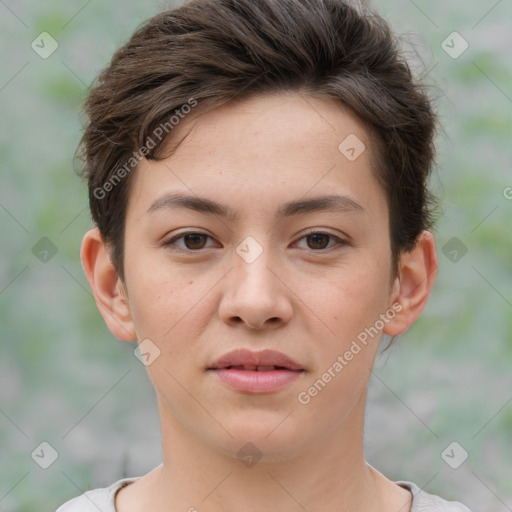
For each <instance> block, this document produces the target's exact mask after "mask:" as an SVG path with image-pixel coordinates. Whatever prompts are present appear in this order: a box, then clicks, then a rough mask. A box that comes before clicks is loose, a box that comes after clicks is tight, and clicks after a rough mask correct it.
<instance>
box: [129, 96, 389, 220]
mask: <svg viewBox="0 0 512 512" xmlns="http://www.w3.org/2000/svg"><path fill="white" fill-rule="evenodd" d="M177 141H178V143H177ZM167 150H169V151H167ZM372 152H374V148H373V144H372V140H371V138H370V136H369V134H368V133H367V130H366V129H365V127H364V125H363V123H362V122H361V121H360V120H359V119H358V118H357V117H356V116H355V115H354V114H353V113H352V112H351V111H350V110H348V109H346V108H345V107H343V105H341V104H339V103H338V102H334V101H332V100H328V99H324V98H318V97H312V96H308V95H305V94H302V93H297V92H293V93H292V92H289V93H279V94H272V95H270V94H267V95H259V96H258V95H256V96H252V97H249V98H245V99H243V100H235V101H231V102H228V103H226V104H224V105H222V106H221V107H218V108H216V109H215V110H212V111H210V112H206V113H200V112H199V113H198V114H197V113H196V114H191V115H190V116H189V117H185V118H184V119H183V120H182V121H181V122H180V124H179V125H177V126H176V127H175V128H174V129H173V131H172V132H171V137H170V139H169V141H167V147H164V149H163V151H162V153H163V155H161V156H162V157H163V158H164V159H163V160H160V161H153V160H151V161H148V160H142V161H141V162H140V164H139V166H138V168H137V172H136V173H135V176H134V183H133V186H132V192H131V198H130V202H132V203H133V204H134V205H135V206H137V210H139V213H140V208H142V207H145V208H146V209H147V208H149V207H150V206H151V204H153V202H154V201H155V198H158V197H159V196H161V195H162V194H163V193H164V192H173V191H183V192H188V193H189V194H194V193H197V194H200V195H203V196H204V195H209V196H211V195H212V194H213V195H215V197H217V198H219V199H220V202H224V203H231V204H232V203H239V204H238V206H239V207H240V208H243V206H244V205H247V204H248V203H247V201H246V196H248V195H250V196H251V197H256V196H257V197H259V198H260V199H261V201H260V203H259V206H260V209H263V208H272V207H275V208H277V207H278V206H279V205H280V204H281V203H283V202H286V199H287V200H292V199H297V198H298V197H304V196H307V195H308V194H310V195H314V196H316V195H320V194H321V195H325V194H326V193H337V192H339V193H340V194H343V195H345V196H349V197H350V196H352V197H354V196H357V197H358V198H359V201H357V202H363V203H365V202H366V203H369V202H371V201H373V202H376V207H377V208H378V207H386V205H385V197H384V195H383V191H382V190H381V188H380V186H379V185H378V182H377V180H376V179H375V176H374V173H373V171H372V169H371V167H372V165H371V162H372V156H373V155H372ZM166 153H167V154H168V155H169V156H168V157H167V158H166ZM276 201H278V202H279V205H278V204H277V203H276ZM383 201H384V202H383ZM251 206H252V207H253V210H254V206H255V204H254V203H251ZM139 207H140V208H139ZM129 210H130V208H129ZM232 210H233V211H234V210H236V208H235V207H234V208H232Z"/></svg>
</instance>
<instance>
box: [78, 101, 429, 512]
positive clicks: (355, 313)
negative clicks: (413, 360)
mask: <svg viewBox="0 0 512 512" xmlns="http://www.w3.org/2000/svg"><path fill="white" fill-rule="evenodd" d="M349 134H355V135H356V136H357V137H358V138H359V139H360V140H361V141H363V142H364V144H365V146H366V150H365V151H363V153H362V154H361V155H360V156H359V157H358V158H357V159H356V160H354V161H350V160H348V159H347V158H346V157H345V156H344V155H343V154H342V153H341V152H340V151H339V150H338V146H339V144H340V142H341V141H343V140H344V139H345V138H346V137H347V136H348V135H349ZM173 135H174V136H176V137H177V138H179V139H183V141H182V143H181V144H180V145H179V147H178V150H177V151H176V152H175V153H174V154H172V155H171V156H169V157H168V158H166V159H165V160H162V161H159V162H155V161H147V160H143V161H141V163H140V164H139V167H138V168H137V170H136V172H135V175H134V176H133V178H134V181H133V183H132V189H131V193H130V199H129V203H128V211H127V217H126V239H125V258H124V269H125V282H124V283H123V282H122V281H121V280H120V279H119V278H118V276H117V274H116V272H115V269H114V267H113V266H112V264H111V263H110V259H109V252H108V247H107V246H106V245H105V244H104V243H103V240H102V237H101V235H100V234H99V232H98V230H97V229H96V228H94V229H92V230H90V231H89V232H88V233H87V234H86V235H85V237H84V239H83V243H82V250H81V257H82V263H83V267H84V270H85V273H86V275H87V278H88V280H89V283H90V285H91V288H92V290H93V292H94V297H95V299H96V302H97V305H98V308H99V310H100V312H101V313H102V315H103V317H104V319H105V322H106V323H107V325H108V327H109V328H110V330H111V332H112V333H113V334H114V336H116V337H117V338H118V339H121V340H124V341H133V340H136V339H137V340H138V341H139V342H140V341H142V340H144V339H147V338H149V339H150V340H151V341H152V342H153V343H154V344H155V345H156V346H157V347H158V348H159V350H160V355H159V357H157V358H156V359H155V360H154V361H153V362H152V363H151V364H150V365H148V366H147V371H148V374H149V377H150V379H151V381H152V383H153V385H154V387H155V390H156V395H157V399H158V407H159V413H160V422H161V431H162V449H163V465H162V466H159V467H158V468H156V469H155V470H153V471H151V472H150V473H148V474H147V475H145V476H143V477H142V478H140V479H139V480H138V481H137V482H135V483H133V484H131V485H129V486H127V487H125V488H123V489H122V490H121V491H120V492H119V493H118V494H117V497H116V507H117V510H118V512H139V511H143V510H153V511H154V512H160V511H161V512H163V511H170V510H183V511H189V512H192V511H194V510H195V509H197V510H198V511H200V512H220V511H222V512H235V511H239V510H243V511H244V512H260V511H261V510H264V509H266V508H268V505H269V504H272V509H273V510H276V511H290V512H293V511H297V512H299V511H303V510H304V509H306V510H307V511H308V512H334V511H336V512H339V511H347V512H348V511H353V510H360V511H371V510H379V511H383V512H398V511H400V512H407V511H409V510H410V508H411V495H410V493H409V491H407V490H406V489H404V488H402V487H399V486H398V485H396V484H395V483H393V482H392V481H390V480H388V479H387V478H386V477H384V476H383V475H382V474H381V473H380V472H378V471H377V470H375V469H374V468H372V467H371V466H369V465H368V464H367V463H366V462H365V460H364V452H363V427H364V410H365V403H366V394H367V386H368V381H369V377H370V372H371V368H372V366H373V363H374V359H375V356H376V354H377V349H378V344H379V338H380V336H381V334H382V333H384V334H388V335H391V336H396V335H399V334H401V333H403V332H405V331H406V330H407V329H408V328H409V327H410V326H411V325H412V324H413V323H414V321H415V320H416V319H417V318H418V317H419V315H420V314H421V312H422V310H423V308H424V306H425V304H426V302H427V300H428V297H429V294H430V292H431V289H432V286H433V283H434V279H435V275H436V272H437V259H436V251H435V242H434V238H433V236H432V234H431V233H430V232H428V231H425V232H423V233H421V235H420V237H419V239H418V243H417V245H416V247H415V248H414V249H413V250H412V251H410V252H407V253H404V254H402V256H401V259H400V270H399V275H398V276H394V275H392V272H391V268H392V266H391V249H390V239H389V221H388V206H387V200H386V196H385V193H384V190H383V189H382V187H381V186H380V185H379V183H378V181H377V179H376V178H375V175H374V173H373V170H372V167H371V158H370V157H371V154H372V141H371V140H370V138H369V136H368V134H367V132H366V130H365V128H364V126H363V124H362V123H361V122H360V121H359V120H358V118H357V117H355V116H354V115H353V114H351V113H350V112H349V111H348V110H347V109H345V108H344V107H343V106H341V105H339V104H337V103H334V102H332V101H331V100H328V99H320V98H315V97H312V96H306V95H304V94H300V93H297V92H288V93H280V94H275V95H263V96H261V95H260V96H253V97H250V98H248V99H244V100H243V101H232V102H229V103H226V104H224V105H222V106H221V107H220V108H218V109H216V110H214V111H211V112H209V113H206V114H203V115H196V116H195V117H192V114H190V115H189V116H188V117H187V118H185V120H183V121H182V122H181V123H180V124H179V125H178V126H177V127H176V128H175V129H174V131H173ZM169 192H183V193H187V194H190V195H193V196H201V197H207V198H209V199H212V200H214V201H217V202H219V203H221V204H223V205H225V206H228V207H230V208H231V209H233V210H234V211H235V212H237V214H238V217H237V219H229V218H223V217H220V216H218V215H211V214H207V213H201V212H196V211H192V210H189V209H179V208H173V209H171V208H160V209H157V210H156V211H154V212H152V213H148V212H147V210H148V209H149V208H150V206H151V205H152V204H153V203H154V201H155V200H157V199H159V198H161V197H162V196H163V195H165V194H166V193H169ZM329 194H339V195H343V196H347V197H349V198H351V199H352V200H353V201H355V202H357V203H358V204H359V205H360V206H361V207H362V208H363V211H352V210H350V211H349V210H346V211H318V212H308V213H301V214H299V215H294V216H290V217H287V218H284V219H278V218H277V217H276V211H277V209H278V207H279V205H281V204H282V203H284V202H287V201H292V200H298V199H305V198H310V197H313V196H315V197H316V196H320V195H329ZM311 228H314V231H315V232H320V233H326V234H327V235H330V236H329V237H320V238H316V239H315V238H314V237H311V236H307V235H308V233H307V230H308V229H311ZM189 231H191V232H195V233H198V232H199V233H203V234H206V235H207V236H205V237H199V238H197V237H196V238H195V239H192V240H189V241H188V245H187V243H186V240H185V239H184V238H181V239H179V240H177V241H176V242H175V245H174V247H176V248H177V249H178V250H176V251H173V250H172V249H171V247H170V246H166V245H165V242H166V241H168V240H169V239H170V238H172V236H176V235H178V234H183V233H185V232H189ZM331 235H332V237H331ZM248 236H251V237H253V238H254V239H255V240H256V241H257V243H258V244H259V246H260V247H261V249H262V251H263V252H262V253H261V254H260V255H259V257H257V258H256V260H255V261H253V262H251V263H248V262H246V261H245V260H244V259H243V258H241V257H240V256H239V254H238V253H237V252H236V249H237V246H239V244H240V243H241V242H242V241H243V240H244V239H246V237H248ZM333 237H334V238H333ZM335 237H338V238H339V239H340V240H344V241H346V242H347V243H346V244H340V243H339V242H338V241H337V239H336V238H335ZM180 248H181V251H179V249H180ZM187 251H188V252H187ZM393 304H395V306H396V304H400V306H401V310H400V312H399V313H396V314H395V315H394V317H393V318H392V319H391V320H389V321H388V322H387V323H385V325H384V327H383V329H382V330H381V332H379V335H377V336H374V337H373V338H371V339H370V341H369V343H368V344H367V345H366V346H364V347H363V348H362V350H361V351H360V352H359V353H358V354H357V355H355V356H354V357H353V359H352V360H351V361H349V362H348V364H347V365H346V366H344V368H343V370H342V371H340V372H339V373H337V374H336V377H334V378H332V380H331V382H329V383H328V384H327V385H326V386H325V387H324V388H323V389H322V391H321V392H319V393H318V394H317V395H316V396H315V397H313V398H311V400H310V402H309V403H308V404H307V405H303V404H301V403H300V402H299V401H298V399H297V396H298V394H299V393H300V392H302V391H305V390H307V389H308V388H309V387H310V386H311V385H312V384H313V383H314V382H315V381H316V380H317V379H319V378H320V377H321V376H322V374H323V373H324V372H326V371H327V370H328V369H329V368H330V367H332V365H333V363H334V362H335V361H336V359H337V357H338V355H340V354H344V353H345V352H346V350H348V349H349V347H350V345H351V343H352V341H353V340H355V339H356V338H357V336H358V334H359V333H361V332H362V331H364V329H365V328H367V327H370V326H374V325H375V323H376V320H378V319H379V315H381V314H385V313H386V312H387V311H389V310H390V308H392V306H393ZM241 347H243V348H248V349H251V350H256V351H259V350H263V349H265V348H272V349H276V350H279V351H281V352H284V353H285V354H287V355H288V356H290V357H291V358H293V359H294V360H296V361H298V362H299V363H301V365H302V366H303V367H304V368H305V370H306V371H305V372H304V373H303V374H302V375H301V377H300V378H299V379H298V380H296V381H295V382H293V383H292V384H290V385H288V386H287V387H285V388H284V389H282V390H280V391H278V392H275V393H271V394H264V395H249V394H246V393H241V392H238V391H234V390H232V389H231V388H228V387H226V386H225V385H223V384H221V383H220V382H219V381H218V380H217V379H216V376H215V375H213V374H211V372H206V371H205V368H207V367H208V366H209V365H211V363H213V362H214V360H215V359H217V358H218V357H220V356H221V355H223V354H225V353H226V352H229V351H231V350H232V349H234V348H241ZM248 442H251V443H253V444H254V445H255V446H257V448H258V450H259V451H260V452H261V454H262V458H261V459H260V460H259V461H258V462H257V463H256V464H255V465H253V466H252V467H247V466H245V465H244V464H242V462H241V461H240V459H239V458H238V456H237V452H238V451H239V450H240V448H241V447H243V446H244V445H245V444H246V443H248ZM191 507H195V508H191Z"/></svg>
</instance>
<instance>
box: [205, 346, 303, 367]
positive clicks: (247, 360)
mask: <svg viewBox="0 0 512 512" xmlns="http://www.w3.org/2000/svg"><path fill="white" fill-rule="evenodd" d="M240 365H250V366H282V367H284V368H288V369H289V370H303V368H302V366H301V365H300V364H299V363H297V362H296V361H294V360H293V359H291V358H290V357H288V356H287V355H286V354H283V353H282V352H278V351H276V350H269V349H267V350H262V351H261V352H253V351H252V350H247V349H243V348H242V349H237V350H233V351H231V352H228V353H227V354H224V355H223V356H222V357H220V358H219V359H217V360H216V361H215V362H214V363H213V364H212V365H211V366H210V367H209V368H208V369H209V370H215V369H222V368H227V367H229V366H240Z"/></svg>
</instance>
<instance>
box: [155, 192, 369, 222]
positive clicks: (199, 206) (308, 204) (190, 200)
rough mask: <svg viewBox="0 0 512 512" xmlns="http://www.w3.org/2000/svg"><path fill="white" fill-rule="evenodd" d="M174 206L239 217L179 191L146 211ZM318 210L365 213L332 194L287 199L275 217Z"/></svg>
mask: <svg viewBox="0 0 512 512" xmlns="http://www.w3.org/2000/svg"><path fill="white" fill-rule="evenodd" d="M174 208H187V209H190V210H194V211H196V212H200V213H206V214H210V215H218V216H220V217H224V218H228V219H230V220H233V221H234V220H236V219H238V217H239V216H238V213H237V212H235V211H233V210H232V209H231V208H229V207H228V206H225V205H223V204H220V203H217V202H215V201H213V200H211V199H207V198H206V197H199V196H190V195H187V194H183V193H180V192H175V193H169V194H165V195H164V196H162V197H160V198H158V199H157V200H156V201H155V202H154V203H153V204H152V205H151V206H150V207H149V208H148V210H147V211H146V213H154V212H156V211H160V210H168V209H174ZM320 211H341V212H345V213H365V209H364V208H363V207H362V206H361V205H360V204H359V203H357V202H356V201H354V200H353V199H351V198H350V197H347V196H341V195H336V194H332V195H325V196H318V197H312V198H308V199H298V200H295V201H288V202H286V203H283V204H282V205H281V206H280V207H279V209H278V211H277V214H276V215H277V218H279V219H283V218H285V217H290V216H292V215H299V214H303V213H312V212H320Z"/></svg>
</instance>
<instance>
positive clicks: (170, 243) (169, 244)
mask: <svg viewBox="0 0 512 512" xmlns="http://www.w3.org/2000/svg"><path fill="white" fill-rule="evenodd" d="M187 235H203V236H206V237H207V238H211V239H213V238H212V237H211V236H210V235H207V234H206V233H201V232H200V231H186V232H185V233H180V234H179V235H176V236H174V237H172V238H170V239H169V240H167V241H166V242H164V244H163V245H164V246H165V247H168V248H169V249H170V250H172V251H176V252H188V253H198V252H201V251H202V250H203V249H204V248H202V249H196V250H194V249H187V248H185V249H182V248H179V247H176V246H174V243H175V242H176V241H177V240H179V239H181V238H184V237H185V236H187ZM312 235H327V236H328V237H329V238H332V239H334V240H336V241H337V243H338V245H340V246H347V245H350V244H349V243H348V242H347V241H346V240H342V239H341V238H339V237H337V236H335V235H332V234H331V233H326V232H324V231H309V232H308V233H306V234H305V235H303V236H301V237H300V238H299V240H302V239H303V238H307V237H308V236H312ZM173 246H174V247H173ZM332 247H335V246H331V247H326V248H325V249H318V250H315V249H311V250H312V251H313V252H322V251H327V250H328V249H332Z"/></svg>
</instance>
